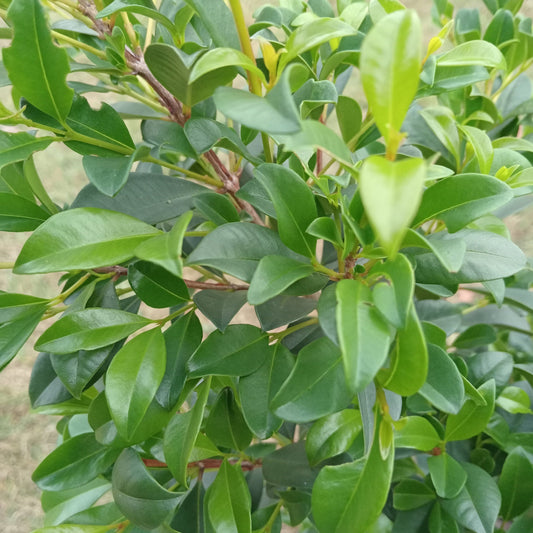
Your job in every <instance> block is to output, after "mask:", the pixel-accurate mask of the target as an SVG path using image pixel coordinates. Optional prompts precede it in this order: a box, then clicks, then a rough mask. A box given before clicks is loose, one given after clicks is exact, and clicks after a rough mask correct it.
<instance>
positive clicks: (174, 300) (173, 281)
mask: <svg viewBox="0 0 533 533" xmlns="http://www.w3.org/2000/svg"><path fill="white" fill-rule="evenodd" d="M128 282H129V284H130V285H131V288H132V289H133V290H134V291H135V294H136V295H137V296H138V297H139V298H140V299H141V300H142V301H143V302H144V303H146V304H147V305H149V306H150V307H155V308H158V309H160V308H164V307H172V306H174V305H183V304H184V303H185V302H188V301H189V300H190V296H189V290H188V289H187V286H186V285H185V283H184V282H183V280H182V279H180V278H179V277H177V276H174V275H173V274H171V273H170V272H168V270H166V269H164V268H163V267H161V266H159V265H155V264H153V263H149V262H148V261H137V262H135V263H133V264H130V265H129V266H128Z"/></svg>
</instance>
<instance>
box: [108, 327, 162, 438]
mask: <svg viewBox="0 0 533 533" xmlns="http://www.w3.org/2000/svg"><path fill="white" fill-rule="evenodd" d="M165 364H166V349H165V340H164V338H163V334H162V333H161V330H160V329H159V328H155V329H151V330H149V331H146V332H144V333H141V334H140V335H137V336H136V337H134V338H133V339H131V340H130V341H129V342H128V343H127V344H125V345H124V347H123V348H121V349H120V350H119V352H118V353H117V354H116V355H115V357H113V360H112V361H111V364H110V365H109V369H108V370H107V373H106V384H105V394H106V398H107V404H108V406H109V412H110V413H111V417H112V418H113V421H114V422H115V425H116V426H117V430H118V432H119V433H120V435H121V436H122V437H123V438H125V439H126V440H129V439H131V437H132V436H133V434H134V433H135V431H136V430H137V428H138V427H139V424H140V423H141V421H142V419H143V417H144V415H145V414H146V411H147V410H148V407H149V406H150V404H151V403H152V400H153V399H154V397H155V393H156V392H157V389H158V387H159V384H160V383H161V380H162V379H163V374H164V373H165Z"/></svg>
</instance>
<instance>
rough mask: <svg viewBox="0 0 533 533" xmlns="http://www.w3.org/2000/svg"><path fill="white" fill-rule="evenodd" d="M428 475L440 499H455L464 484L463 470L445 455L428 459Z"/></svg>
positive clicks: (450, 457)
mask: <svg viewBox="0 0 533 533" xmlns="http://www.w3.org/2000/svg"><path fill="white" fill-rule="evenodd" d="M428 467H429V473H430V475H431V481H432V482H433V485H434V486H435V490H436V491H437V494H438V495H439V496H440V497H441V498H455V497H456V496H457V495H458V494H459V493H460V492H461V490H462V489H463V487H464V486H465V483H466V472H465V470H464V468H463V467H462V466H461V465H460V464H459V463H458V462H457V461H456V460H455V459H454V458H453V457H452V456H451V455H448V454H447V453H441V454H440V455H433V456H431V457H428Z"/></svg>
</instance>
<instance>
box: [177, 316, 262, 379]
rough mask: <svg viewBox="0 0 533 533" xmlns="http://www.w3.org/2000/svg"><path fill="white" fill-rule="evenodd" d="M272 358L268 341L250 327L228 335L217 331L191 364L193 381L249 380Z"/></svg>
mask: <svg viewBox="0 0 533 533" xmlns="http://www.w3.org/2000/svg"><path fill="white" fill-rule="evenodd" d="M267 355H268V338H267V337H266V336H265V335H264V333H263V332H262V331H261V330H260V329H258V328H256V327H254V326H251V325H248V324H236V325H232V326H228V328H226V331H225V332H224V333H222V332H220V331H214V332H213V333H211V335H209V337H207V339H206V340H205V341H204V342H203V343H202V344H201V346H200V347H199V348H198V350H196V352H195V353H194V354H193V356H192V357H191V358H190V359H189V361H188V363H187V369H188V370H189V377H191V378H194V377H203V376H207V375H210V374H214V375H222V376H246V375H247V374H251V373H252V372H254V371H255V370H257V369H258V368H259V367H260V366H261V365H262V364H263V362H264V360H265V358H266V357H267Z"/></svg>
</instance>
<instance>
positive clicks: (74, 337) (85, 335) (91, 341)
mask: <svg viewBox="0 0 533 533" xmlns="http://www.w3.org/2000/svg"><path fill="white" fill-rule="evenodd" d="M149 323H150V321H149V320H148V319H147V318H144V317H141V316H139V315H135V314H133V313H127V312H126V311H119V310H117V309H103V308H94V309H83V310H82V311H76V312H74V313H71V314H69V315H65V316H63V317H62V318H60V319H59V320H58V321H57V322H55V323H54V324H52V325H51V326H50V327H49V328H48V329H47V330H46V331H45V332H44V333H43V334H42V335H41V336H40V337H39V338H38V339H37V341H36V343H35V349H36V350H41V351H49V352H52V353H57V354H68V353H71V352H76V351H78V350H95V349H97V348H102V347H103V346H107V345H109V344H113V343H114V342H116V341H119V340H121V339H124V338H125V337H127V336H128V335H130V334H131V333H133V332H134V331H137V330H138V329H140V328H142V327H143V326H147V325H148V324H149Z"/></svg>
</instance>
